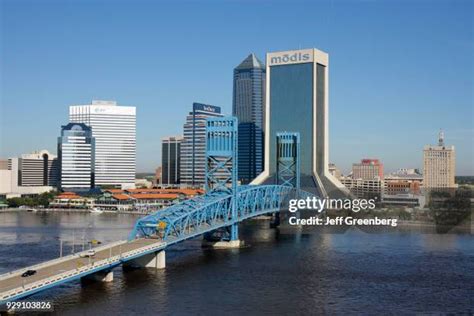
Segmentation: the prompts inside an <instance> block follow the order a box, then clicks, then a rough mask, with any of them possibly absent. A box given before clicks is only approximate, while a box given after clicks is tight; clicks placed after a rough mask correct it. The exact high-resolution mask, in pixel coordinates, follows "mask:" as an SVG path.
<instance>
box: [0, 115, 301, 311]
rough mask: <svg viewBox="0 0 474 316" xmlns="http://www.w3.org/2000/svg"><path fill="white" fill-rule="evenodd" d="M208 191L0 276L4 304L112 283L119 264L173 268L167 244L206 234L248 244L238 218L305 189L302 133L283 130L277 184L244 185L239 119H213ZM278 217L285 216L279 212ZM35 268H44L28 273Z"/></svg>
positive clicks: (210, 241) (273, 210) (271, 210)
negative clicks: (107, 240) (79, 284)
mask: <svg viewBox="0 0 474 316" xmlns="http://www.w3.org/2000/svg"><path fill="white" fill-rule="evenodd" d="M206 124H207V126H206V181H205V187H206V194H204V195H202V196H197V197H194V198H192V199H189V200H186V201H183V202H181V203H179V204H175V205H172V206H170V207H168V208H166V209H163V210H158V211H156V212H154V213H152V214H150V215H147V216H145V217H143V218H141V219H139V220H137V222H136V224H135V226H134V228H133V230H132V232H131V233H130V236H129V238H128V240H122V241H117V242H115V243H111V244H107V245H103V246H100V247H96V248H94V250H95V255H93V256H87V255H86V254H87V251H85V252H82V253H78V254H73V255H69V256H65V257H61V258H58V259H54V260H51V261H47V262H44V263H40V264H37V265H34V266H30V267H25V268H23V269H20V270H16V271H12V272H9V273H6V274H4V275H0V305H2V304H5V303H6V302H8V301H13V300H18V299H22V298H25V297H28V296H30V295H33V294H35V293H38V292H41V291H43V290H47V289H49V288H52V287H55V286H58V285H61V284H63V283H65V282H70V281H74V280H84V281H86V280H95V281H112V280H113V271H112V270H113V269H114V268H115V267H118V266H123V267H124V268H125V267H152V268H157V269H159V268H164V267H165V266H166V260H165V249H166V248H167V247H170V246H172V245H174V244H177V243H180V242H183V241H185V240H188V239H192V238H196V237H198V236H201V235H202V236H204V242H205V243H206V244H207V245H209V246H212V247H216V248H236V247H241V246H242V241H241V240H239V238H238V224H239V223H240V222H242V221H244V220H246V219H249V218H252V217H256V216H261V215H264V214H278V212H279V211H280V210H281V209H282V207H283V206H284V203H285V201H286V200H287V199H288V198H289V197H290V196H293V195H300V196H302V195H303V196H308V195H309V193H307V192H304V191H301V190H300V188H299V134H298V133H288V132H282V133H278V134H277V162H278V163H277V179H276V183H275V184H272V185H242V186H238V184H237V158H238V157H237V137H238V135H237V119H236V118H234V117H219V118H212V119H208V121H207V123H206ZM276 219H277V220H278V217H276ZM27 270H35V271H36V273H35V274H34V275H32V276H29V277H22V274H23V273H24V272H25V271H27Z"/></svg>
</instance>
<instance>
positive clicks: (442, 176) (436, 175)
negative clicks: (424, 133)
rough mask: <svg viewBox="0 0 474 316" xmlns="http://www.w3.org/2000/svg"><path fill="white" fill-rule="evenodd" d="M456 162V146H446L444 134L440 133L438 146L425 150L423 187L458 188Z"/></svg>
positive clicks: (429, 146)
mask: <svg viewBox="0 0 474 316" xmlns="http://www.w3.org/2000/svg"><path fill="white" fill-rule="evenodd" d="M455 160H456V155H455V151H454V146H446V145H445V144H444V133H443V131H440V132H439V138H438V146H431V145H426V146H425V147H424V150H423V187H424V188H426V189H449V188H456V184H455V182H454V176H455Z"/></svg>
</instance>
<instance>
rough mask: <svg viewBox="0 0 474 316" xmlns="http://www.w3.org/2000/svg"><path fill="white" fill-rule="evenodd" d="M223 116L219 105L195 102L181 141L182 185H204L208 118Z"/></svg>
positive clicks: (187, 118)
mask: <svg viewBox="0 0 474 316" xmlns="http://www.w3.org/2000/svg"><path fill="white" fill-rule="evenodd" d="M216 116H217V117H219V116H222V114H221V108H220V107H218V106H213V105H207V104H201V103H193V110H192V112H190V113H189V115H188V116H187V117H186V123H184V126H183V129H184V133H183V134H184V138H183V141H182V143H181V168H180V170H181V171H180V176H181V179H180V182H181V186H182V187H203V186H204V177H205V170H206V155H205V154H206V119H207V118H208V117H216Z"/></svg>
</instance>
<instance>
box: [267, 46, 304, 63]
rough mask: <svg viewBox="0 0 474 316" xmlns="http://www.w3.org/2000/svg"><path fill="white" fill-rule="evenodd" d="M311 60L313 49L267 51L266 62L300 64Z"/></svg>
mask: <svg viewBox="0 0 474 316" xmlns="http://www.w3.org/2000/svg"><path fill="white" fill-rule="evenodd" d="M312 61H313V51H312V50H311V49H305V50H297V51H287V52H278V53H269V54H268V55H267V62H268V64H269V65H270V66H275V65H285V64H300V63H309V62H312Z"/></svg>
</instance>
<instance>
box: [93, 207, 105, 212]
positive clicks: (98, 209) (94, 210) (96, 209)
mask: <svg viewBox="0 0 474 316" xmlns="http://www.w3.org/2000/svg"><path fill="white" fill-rule="evenodd" d="M90 212H91V213H96V214H100V213H104V211H103V210H101V209H100V208H98V207H93V208H92V209H91V210H90Z"/></svg>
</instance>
